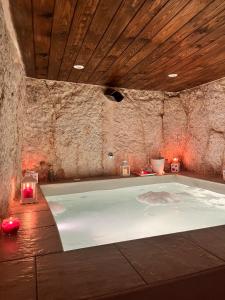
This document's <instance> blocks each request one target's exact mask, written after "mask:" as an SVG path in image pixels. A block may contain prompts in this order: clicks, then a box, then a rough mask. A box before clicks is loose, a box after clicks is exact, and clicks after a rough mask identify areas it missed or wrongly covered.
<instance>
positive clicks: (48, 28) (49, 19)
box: [32, 0, 55, 78]
mask: <svg viewBox="0 0 225 300" xmlns="http://www.w3.org/2000/svg"><path fill="white" fill-rule="evenodd" d="M32 1H33V14H34V37H35V53H36V76H37V78H47V71H48V63H49V54H50V44H51V32H52V24H53V16H54V6H55V0H51V1H38V0H32Z"/></svg>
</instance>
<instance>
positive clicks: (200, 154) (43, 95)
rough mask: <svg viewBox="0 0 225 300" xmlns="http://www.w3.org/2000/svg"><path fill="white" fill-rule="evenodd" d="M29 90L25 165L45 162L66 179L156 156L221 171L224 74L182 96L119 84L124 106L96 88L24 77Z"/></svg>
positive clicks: (224, 137)
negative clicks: (217, 79)
mask: <svg viewBox="0 0 225 300" xmlns="http://www.w3.org/2000/svg"><path fill="white" fill-rule="evenodd" d="M26 87H27V103H26V106H25V111H24V115H25V116H26V118H25V128H24V131H23V151H22V157H23V169H27V168H34V167H38V165H39V162H40V161H45V162H47V163H50V164H53V167H54V169H55V171H57V170H60V169H63V170H64V171H65V175H66V177H87V176H96V175H106V174H109V175H113V174H116V173H118V169H119V165H120V162H121V161H122V160H124V159H127V160H128V161H129V163H130V165H131V167H132V169H136V168H138V167H144V166H145V165H146V164H147V163H148V160H149V158H150V157H152V156H159V155H160V154H161V155H163V156H164V157H165V158H166V159H167V160H168V162H170V161H171V160H172V158H173V157H179V158H180V159H181V160H182V162H183V164H184V167H185V168H186V169H188V170H191V171H195V172H198V173H204V174H211V175H215V174H216V175H219V174H221V171H222V167H223V165H224V163H225V151H224V149H225V121H224V119H225V105H224V95H225V79H221V80H219V81H216V82H213V83H209V84H208V85H204V86H201V87H198V88H195V89H192V90H189V91H183V92H181V93H162V92H152V91H138V90H127V89H121V92H122V93H123V94H124V96H125V98H124V100H123V101H122V102H121V103H116V102H112V101H109V100H108V99H106V97H105V96H104V93H103V92H104V88H103V87H100V86H94V85H84V84H74V83H66V82H56V81H49V80H37V79H31V78H27V79H26ZM109 152H112V153H113V154H114V159H112V160H110V159H109V158H108V155H107V154H108V153H109Z"/></svg>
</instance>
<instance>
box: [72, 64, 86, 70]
mask: <svg viewBox="0 0 225 300" xmlns="http://www.w3.org/2000/svg"><path fill="white" fill-rule="evenodd" d="M73 67H74V69H77V70H83V69H84V66H83V65H74V66H73Z"/></svg>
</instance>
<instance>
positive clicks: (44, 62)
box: [10, 0, 225, 91]
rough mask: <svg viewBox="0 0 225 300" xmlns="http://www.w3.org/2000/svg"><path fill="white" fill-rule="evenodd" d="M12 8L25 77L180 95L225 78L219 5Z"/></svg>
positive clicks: (26, 0)
mask: <svg viewBox="0 0 225 300" xmlns="http://www.w3.org/2000/svg"><path fill="white" fill-rule="evenodd" d="M10 6H11V12H12V16H13V21H14V25H15V28H16V31H17V35H18V41H19V45H20V49H21V52H22V56H23V60H24V64H25V68H26V73H27V75H28V76H31V77H36V78H46V79H54V80H63V81H72V82H82V83H91V84H98V85H109V86H118V87H126V88H134V89H149V90H166V91H179V90H183V89H186V88H191V87H194V86H197V85H199V84H202V83H205V82H209V81H212V80H215V79H218V78H220V77H223V76H225V1H224V0H22V1H21V0H10ZM75 64H79V65H83V66H84V67H85V68H84V69H83V70H76V69H74V68H73V66H74V65H75ZM170 73H176V74H178V77H176V78H169V77H168V74H170Z"/></svg>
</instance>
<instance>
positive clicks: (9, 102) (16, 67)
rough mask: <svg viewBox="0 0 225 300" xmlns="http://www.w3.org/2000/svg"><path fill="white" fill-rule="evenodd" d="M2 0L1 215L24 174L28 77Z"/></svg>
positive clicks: (0, 86) (0, 54) (0, 28)
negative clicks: (5, 16)
mask: <svg viewBox="0 0 225 300" xmlns="http://www.w3.org/2000/svg"><path fill="white" fill-rule="evenodd" d="M4 20H5V19H4V13H3V9H2V6H1V1H0V132H1V137H0V191H1V193H0V218H1V217H2V216H3V215H4V214H5V213H6V210H7V205H8V202H9V201H10V200H11V199H13V198H14V196H15V191H16V186H17V185H18V183H19V181H20V174H21V139H20V137H21V127H22V126H21V120H22V108H23V103H24V98H25V80H24V71H23V66H22V64H21V62H20V57H19V55H18V52H17V49H16V48H15V44H14V42H13V41H12V39H11V35H10V34H9V32H8V29H7V27H6V23H5V21H4Z"/></svg>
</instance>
